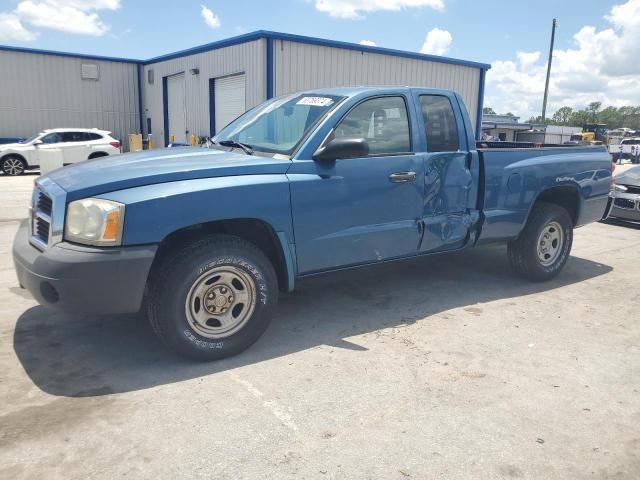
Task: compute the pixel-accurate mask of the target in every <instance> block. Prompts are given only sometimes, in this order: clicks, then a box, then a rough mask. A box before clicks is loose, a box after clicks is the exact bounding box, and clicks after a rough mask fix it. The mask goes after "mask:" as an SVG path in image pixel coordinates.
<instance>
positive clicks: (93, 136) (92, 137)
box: [86, 133, 102, 140]
mask: <svg viewBox="0 0 640 480" xmlns="http://www.w3.org/2000/svg"><path fill="white" fill-rule="evenodd" d="M86 135H87V136H88V137H89V140H100V139H101V138H102V135H98V134H97V133H87V134H86Z"/></svg>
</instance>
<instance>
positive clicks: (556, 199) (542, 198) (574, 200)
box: [534, 187, 580, 225]
mask: <svg viewBox="0 0 640 480" xmlns="http://www.w3.org/2000/svg"><path fill="white" fill-rule="evenodd" d="M538 202H546V203H554V204H556V205H559V206H561V207H563V208H564V209H565V210H566V211H567V212H569V216H570V217H571V221H572V222H573V225H575V224H576V223H577V222H578V209H579V207H580V196H579V194H578V189H577V188H575V187H553V188H550V189H548V190H545V191H544V192H542V193H541V194H540V195H538V198H537V199H536V203H538ZM534 206H535V204H534Z"/></svg>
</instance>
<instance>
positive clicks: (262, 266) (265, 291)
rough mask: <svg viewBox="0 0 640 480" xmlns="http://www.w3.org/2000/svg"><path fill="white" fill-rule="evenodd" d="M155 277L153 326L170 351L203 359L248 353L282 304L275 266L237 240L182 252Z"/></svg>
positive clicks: (203, 243) (214, 239)
mask: <svg viewBox="0 0 640 480" xmlns="http://www.w3.org/2000/svg"><path fill="white" fill-rule="evenodd" d="M153 276H154V277H155V278H152V279H151V283H150V288H149V298H148V301H147V312H148V315H149V320H150V321H151V325H152V326H153V328H154V330H155V332H156V334H157V335H158V337H159V338H160V339H161V340H162V341H163V342H164V343H165V344H166V345H167V346H169V347H170V348H171V349H173V350H175V351H176V352H178V353H179V354H181V355H184V356H187V357H191V358H194V359H197V360H217V359H221V358H225V357H229V356H232V355H235V354H237V353H240V352H242V351H243V350H245V349H246V348H248V347H249V346H250V345H252V344H253V343H254V342H255V341H256V340H258V338H260V336H261V335H262V334H263V333H264V331H265V330H266V329H267V327H268V325H269V322H270V320H271V316H272V313H273V310H274V307H275V305H276V303H277V301H278V285H277V280H276V274H275V271H274V269H273V266H272V265H271V262H270V261H269V260H268V259H267V258H266V257H265V255H264V254H263V253H262V252H261V251H260V250H259V249H258V248H257V247H255V246H254V245H253V244H251V243H249V242H247V241H245V240H243V239H241V238H237V237H231V236H225V235H215V236H211V237H207V238H204V239H202V240H200V241H196V242H194V243H192V244H190V245H187V246H184V247H182V248H180V249H176V250H175V251H174V252H170V253H169V254H168V255H166V256H165V257H164V260H162V261H161V263H160V264H159V265H158V266H157V267H154V269H153Z"/></svg>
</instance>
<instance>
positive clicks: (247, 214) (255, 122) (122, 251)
mask: <svg viewBox="0 0 640 480" xmlns="http://www.w3.org/2000/svg"><path fill="white" fill-rule="evenodd" d="M498 147H507V148H498ZM513 147H517V146H514V145H508V144H504V145H500V144H497V145H493V144H487V145H482V144H479V145H477V144H476V141H475V139H474V133H473V129H472V126H471V123H470V120H469V116H468V113H467V110H466V108H465V106H464V104H463V102H462V100H461V98H460V96H459V95H458V94H456V93H455V92H451V91H446V90H435V89H423V88H408V87H398V88H386V87H378V88H332V89H320V90H314V91H312V92H303V93H297V94H292V95H286V96H283V97H279V98H275V99H271V100H268V101H267V102H265V103H263V104H261V105H259V106H258V107H256V108H254V109H252V110H250V111H248V112H247V113H245V114H244V115H242V116H240V117H239V118H238V119H236V120H235V121H233V122H232V123H231V124H229V125H228V126H227V127H225V128H224V129H223V130H222V131H220V132H219V134H218V135H217V136H216V137H214V138H213V139H212V145H211V147H210V148H208V149H203V148H200V149H196V148H193V149H191V148H190V149H164V150H158V151H150V152H140V153H133V154H128V155H122V156H117V157H113V158H108V159H106V160H105V159H100V160H99V161H87V162H83V163H82V164H79V165H74V166H70V167H65V168H63V169H60V170H57V171H54V172H52V173H50V174H49V175H47V176H44V177H41V178H40V179H38V181H37V182H36V185H35V189H34V192H33V199H32V208H31V214H30V218H29V220H28V221H27V222H24V223H23V225H22V226H21V228H20V229H19V231H18V233H17V236H16V239H15V242H14V246H13V256H14V261H15V268H16V271H17V274H18V279H19V281H20V284H21V286H23V287H25V288H27V289H28V290H29V291H30V292H31V293H32V294H33V296H34V297H35V298H36V299H37V300H38V302H40V303H41V304H43V305H50V306H52V307H58V308H60V309H63V310H65V311H70V312H84V313H94V314H118V313H129V312H138V311H141V310H143V311H145V312H146V313H147V315H148V317H149V319H150V321H151V324H152V325H153V328H154V330H155V332H156V333H157V335H158V336H159V337H160V339H162V341H163V342H164V343H166V344H167V345H168V346H169V347H170V348H172V349H174V350H176V351H177V352H179V353H181V354H183V355H186V356H190V357H193V358H197V359H203V360H210V359H219V358H223V357H227V356H230V355H233V354H236V353H238V352H241V351H242V350H244V349H246V348H247V347H249V346H250V345H251V344H252V343H253V342H255V341H256V340H257V339H258V338H259V337H260V335H261V334H262V333H263V332H264V331H265V329H266V328H267V326H268V324H269V321H270V317H271V316H272V314H273V312H274V309H275V307H276V303H277V299H278V293H279V292H281V291H292V290H294V287H295V283H296V281H297V280H298V279H300V278H302V277H307V276H311V275H317V274H320V273H325V272H330V271H335V270H339V269H345V268H352V267H361V266H366V265H372V264H377V263H380V262H388V261H392V260H398V259H406V258H410V257H419V256H422V255H432V254H437V253H442V252H451V251H458V250H464V249H467V248H471V247H475V246H478V245H484V244H488V243H496V242H499V243H505V244H508V256H509V260H510V263H511V265H512V266H513V268H514V270H515V271H516V272H517V273H519V274H521V275H522V276H524V277H527V278H529V279H531V280H534V281H542V280H547V279H550V278H552V277H554V276H555V275H557V274H558V273H559V272H560V270H561V269H562V268H563V266H564V265H565V263H566V261H567V259H568V257H569V253H570V251H571V244H572V235H573V229H574V228H575V227H579V226H581V225H585V224H587V223H589V222H595V221H598V220H600V219H602V218H603V217H606V216H607V215H608V209H609V207H610V205H609V204H608V194H609V190H610V182H611V178H612V174H611V170H612V162H611V157H610V155H609V154H608V153H607V151H606V150H605V147H593V146H586V147H566V146H565V147H561V146H557V147H543V148H513ZM469 268H473V266H469Z"/></svg>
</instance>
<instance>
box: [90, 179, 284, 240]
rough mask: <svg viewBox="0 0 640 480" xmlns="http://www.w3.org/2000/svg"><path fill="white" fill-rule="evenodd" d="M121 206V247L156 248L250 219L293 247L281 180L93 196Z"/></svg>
mask: <svg viewBox="0 0 640 480" xmlns="http://www.w3.org/2000/svg"><path fill="white" fill-rule="evenodd" d="M98 197H99V198H105V199H107V200H113V201H116V202H121V203H124V204H125V205H126V209H125V220H124V232H123V237H122V244H123V245H125V246H126V245H143V244H157V243H160V242H161V241H162V240H163V239H164V238H166V237H167V236H168V235H169V234H170V233H172V232H175V231H176V230H180V229H182V228H186V227H190V226H192V225H198V224H202V223H208V222H214V221H220V220H228V219H239V218H252V219H258V220H262V221H264V222H266V223H267V224H269V225H271V227H272V228H273V230H274V231H275V232H279V233H283V234H284V235H286V237H287V241H288V242H289V243H293V227H292V225H291V211H290V209H291V203H290V198H289V184H288V180H287V178H286V176H285V175H280V174H278V175H244V176H233V177H218V178H202V179H195V180H182V181H177V182H169V183H160V184H155V185H146V186H142V187H135V188H130V189H126V190H119V191H116V192H110V193H105V194H102V195H99V196H98Z"/></svg>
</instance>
